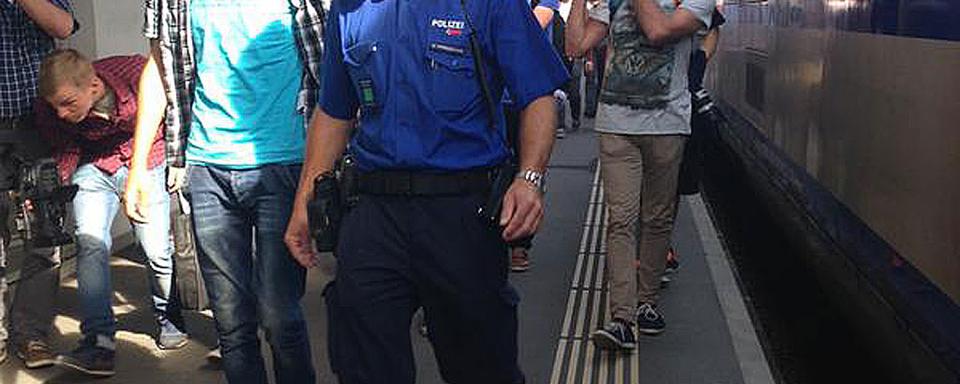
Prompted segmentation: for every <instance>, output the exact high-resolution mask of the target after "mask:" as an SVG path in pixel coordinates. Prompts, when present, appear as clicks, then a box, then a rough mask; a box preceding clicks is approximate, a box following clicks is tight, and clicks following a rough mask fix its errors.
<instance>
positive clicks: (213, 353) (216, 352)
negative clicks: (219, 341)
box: [207, 345, 223, 364]
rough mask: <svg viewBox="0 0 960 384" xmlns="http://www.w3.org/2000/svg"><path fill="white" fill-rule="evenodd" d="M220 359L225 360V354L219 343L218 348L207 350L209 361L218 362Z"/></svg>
mask: <svg viewBox="0 0 960 384" xmlns="http://www.w3.org/2000/svg"><path fill="white" fill-rule="evenodd" d="M220 360H223V354H222V353H221V352H220V345H217V347H216V348H214V349H211V350H210V352H207V361H208V362H210V363H211V364H218V363H220Z"/></svg>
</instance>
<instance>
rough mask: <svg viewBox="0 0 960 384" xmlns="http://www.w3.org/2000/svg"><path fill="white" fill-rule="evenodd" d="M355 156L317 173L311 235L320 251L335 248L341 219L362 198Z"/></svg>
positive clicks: (310, 208) (309, 213)
mask: <svg viewBox="0 0 960 384" xmlns="http://www.w3.org/2000/svg"><path fill="white" fill-rule="evenodd" d="M356 172H357V171H356V168H355V166H354V163H353V160H352V159H351V158H350V157H349V156H346V157H344V158H343V159H341V161H340V164H339V165H338V166H337V170H336V171H334V172H327V173H324V174H322V175H320V176H317V178H316V179H314V181H313V199H311V200H310V202H308V203H307V221H308V222H309V225H310V235H311V237H313V241H314V243H315V245H316V247H317V251H320V252H333V251H334V249H336V247H337V239H338V238H339V235H340V222H341V220H342V219H343V216H344V215H345V214H346V213H347V211H349V209H350V208H351V207H353V206H355V205H356V203H357V201H358V196H359V194H358V192H357V174H356Z"/></svg>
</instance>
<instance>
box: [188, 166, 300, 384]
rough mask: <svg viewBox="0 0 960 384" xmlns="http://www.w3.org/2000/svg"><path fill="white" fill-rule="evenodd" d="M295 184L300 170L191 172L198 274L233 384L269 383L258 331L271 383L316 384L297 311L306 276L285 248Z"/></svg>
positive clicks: (199, 168) (213, 169)
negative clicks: (269, 357)
mask: <svg viewBox="0 0 960 384" xmlns="http://www.w3.org/2000/svg"><path fill="white" fill-rule="evenodd" d="M299 176H300V165H265V166H262V167H260V168H254V169H245V170H232V169H224V168H218V167H212V166H190V170H189V173H188V182H187V185H188V190H189V198H190V204H191V206H192V207H193V225H194V231H195V233H196V240H197V251H198V256H199V259H200V268H201V270H202V272H203V279H204V281H205V282H206V286H207V292H208V294H209V295H210V301H211V305H212V307H213V313H214V318H215V320H216V323H217V331H218V333H219V337H220V347H221V351H222V353H223V362H222V366H223V370H224V372H225V373H226V376H227V380H228V381H229V382H231V383H264V384H266V383H267V374H266V370H265V368H264V363H263V357H262V356H261V355H260V340H259V338H258V337H257V328H258V325H259V326H261V327H263V329H264V331H265V332H264V333H265V336H266V340H267V342H268V343H269V344H270V349H271V350H272V351H273V367H274V375H275V377H276V382H277V383H284V384H287V383H311V384H312V383H314V382H315V381H316V378H315V373H314V370H313V359H312V358H311V357H310V341H309V335H308V334H307V325H306V322H305V321H304V317H303V311H302V310H301V308H300V299H301V298H302V297H303V294H304V288H305V284H306V270H305V269H304V268H303V267H301V266H300V265H299V264H297V263H296V261H294V259H293V256H291V255H290V252H289V251H288V250H287V246H286V244H284V242H283V234H284V232H285V231H286V228H287V221H288V220H289V219H290V214H291V211H292V209H293V197H294V193H295V192H296V188H297V182H298V178H299ZM254 245H255V246H254Z"/></svg>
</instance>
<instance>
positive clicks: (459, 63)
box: [320, 0, 568, 171]
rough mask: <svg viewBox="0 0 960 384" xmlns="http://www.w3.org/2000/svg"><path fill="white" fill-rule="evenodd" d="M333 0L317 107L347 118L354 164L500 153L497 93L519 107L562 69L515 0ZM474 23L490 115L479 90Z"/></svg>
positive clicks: (413, 166) (470, 164) (445, 167)
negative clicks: (352, 126) (353, 122)
mask: <svg viewBox="0 0 960 384" xmlns="http://www.w3.org/2000/svg"><path fill="white" fill-rule="evenodd" d="M466 10H467V12H469V13H468V14H469V16H470V18H469V20H470V21H471V22H472V23H468V22H467V19H466V18H465V17H464V16H465V14H464V9H463V8H462V7H461V2H460V1H459V0H334V1H333V4H332V6H331V10H330V17H329V18H328V24H327V31H326V34H325V36H324V39H325V43H326V44H325V46H326V47H327V49H326V50H325V54H324V55H325V56H324V60H323V65H324V67H323V68H324V73H323V79H322V84H323V86H322V92H321V95H322V96H321V101H320V107H321V108H323V110H324V112H326V113H327V114H328V115H330V116H332V117H334V118H338V119H343V120H349V119H353V118H355V117H357V113H358V111H359V120H360V124H359V127H358V128H357V130H358V132H357V133H356V134H355V136H354V137H353V139H352V141H351V146H350V147H351V151H352V153H353V154H354V156H355V157H356V159H357V164H358V165H359V167H360V168H361V169H363V170H367V171H369V170H384V169H386V170H390V169H392V170H428V171H456V170H466V169H475V168H481V167H490V166H494V165H497V164H500V163H502V162H503V161H505V160H506V159H507V158H508V156H509V150H508V147H507V144H506V135H505V133H504V119H503V111H502V105H501V104H500V103H499V102H498V101H499V100H500V99H501V96H502V92H503V90H504V88H505V87H506V89H508V90H509V92H510V94H511V95H513V97H514V99H515V100H516V102H517V105H518V106H519V107H521V108H522V107H525V106H527V105H528V104H529V103H530V102H532V101H533V100H535V99H537V98H539V97H541V96H544V95H549V94H551V93H552V92H553V91H554V90H555V89H557V88H559V87H561V86H562V84H563V83H564V82H566V81H567V79H568V75H567V72H566V69H565V68H564V66H563V63H562V62H561V61H560V58H559V57H558V56H557V54H556V52H555V51H554V49H553V46H552V45H551V44H550V42H549V41H547V39H546V37H545V35H544V33H543V31H542V30H541V29H540V27H539V25H537V23H536V21H535V20H534V18H533V13H532V12H530V7H529V6H528V5H527V2H526V1H525V0H483V1H481V0H468V1H467V9H466ZM471 24H472V27H473V28H474V29H475V30H476V33H477V40H478V42H479V45H480V46H481V47H480V48H481V50H482V52H483V58H484V60H485V62H484V63H483V64H484V68H485V72H486V75H487V79H486V81H487V83H488V84H489V89H490V91H491V93H492V94H491V97H492V100H493V106H494V108H496V111H495V113H494V116H495V121H494V122H493V126H492V127H491V125H490V124H489V117H488V116H489V115H488V112H487V109H486V108H487V107H486V105H485V101H484V99H483V97H482V93H481V91H480V85H479V82H478V81H477V78H476V76H477V75H476V71H475V68H474V63H473V54H472V53H471V50H470V45H469V38H468V33H470V30H471Z"/></svg>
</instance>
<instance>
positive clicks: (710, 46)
mask: <svg viewBox="0 0 960 384" xmlns="http://www.w3.org/2000/svg"><path fill="white" fill-rule="evenodd" d="M719 45H720V28H710V31H709V32H707V35H706V36H704V38H703V42H702V43H700V49H702V50H703V52H704V53H705V54H706V56H707V61H710V59H712V58H713V55H714V54H716V53H717V46H719Z"/></svg>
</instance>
